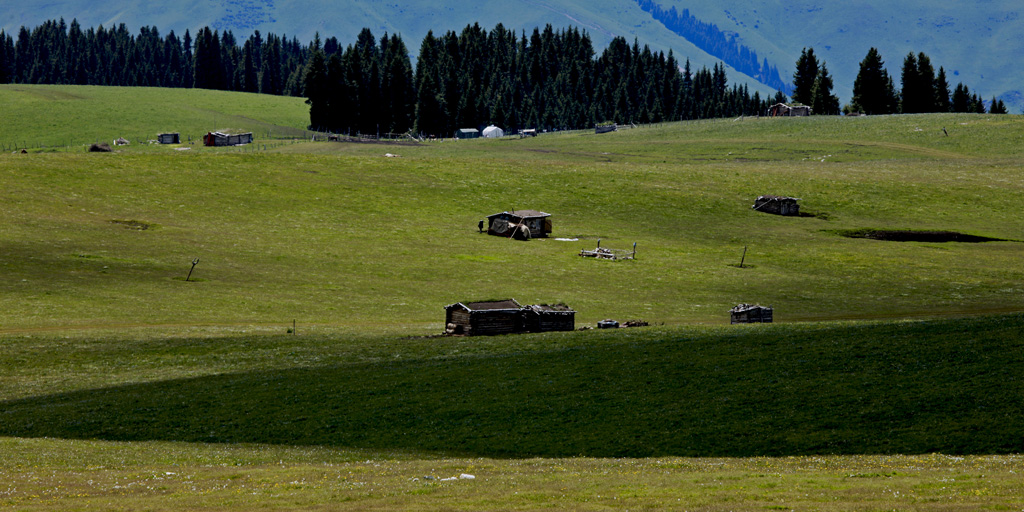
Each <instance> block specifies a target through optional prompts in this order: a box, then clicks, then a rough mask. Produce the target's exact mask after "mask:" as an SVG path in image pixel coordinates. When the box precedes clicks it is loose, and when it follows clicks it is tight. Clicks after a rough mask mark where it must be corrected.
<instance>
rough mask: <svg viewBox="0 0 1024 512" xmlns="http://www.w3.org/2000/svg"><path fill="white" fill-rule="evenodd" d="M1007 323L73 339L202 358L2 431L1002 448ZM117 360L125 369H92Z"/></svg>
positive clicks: (39, 411)
mask: <svg viewBox="0 0 1024 512" xmlns="http://www.w3.org/2000/svg"><path fill="white" fill-rule="evenodd" d="M1022 330H1024V316H1021V315H1009V316H994V317H985V318H972V319H948V320H934V321H924V322H888V323H870V324H824V325H791V326H785V325H762V326H735V327H732V328H716V329H710V330H709V329H658V328H651V329H628V330H619V331H614V332H597V331H595V332H583V333H564V334H549V335H536V336H521V337H501V338H486V339H481V340H479V344H480V345H476V346H475V345H474V344H475V343H477V340H472V339H466V340H460V339H405V340H400V339H369V338H368V339H362V340H359V339H354V340H348V341H346V340H345V339H309V340H307V341H306V343H307V344H308V345H306V346H303V344H302V343H296V342H294V341H290V340H289V338H287V337H279V338H271V339H268V340H265V341H266V342H267V346H272V345H274V344H275V343H277V342H276V341H273V340H279V341H280V342H281V343H282V344H283V347H286V348H282V349H281V350H284V351H286V352H288V353H289V354H292V355H293V357H298V356H296V355H295V354H296V353H297V352H298V353H299V354H300V355H301V354H304V355H305V357H307V358H308V357H326V358H329V359H333V360H334V361H336V362H334V363H330V364H316V363H307V364H304V365H302V366H294V367H284V368H279V369H273V368H268V367H267V366H268V365H269V364H271V363H270V361H273V358H271V359H268V360H266V361H263V362H261V363H259V364H256V365H250V366H249V369H246V370H241V371H234V372H229V373H220V372H217V371H216V368H217V367H218V366H220V365H222V364H224V365H230V364H232V363H230V361H232V360H234V361H235V363H234V364H238V361H239V360H240V358H245V357H246V356H244V355H243V354H240V353H238V352H240V350H239V348H240V347H238V346H237V343H238V342H233V341H232V340H230V339H228V340H220V339H206V340H194V339H193V340H180V341H179V342H177V343H175V344H167V345H164V346H163V347H162V348H161V349H159V350H154V351H152V352H149V351H146V350H142V351H140V352H137V353H136V354H134V355H132V356H126V355H124V354H118V353H116V352H114V351H113V350H110V351H106V352H103V353H102V354H104V355H100V356H97V355H96V354H93V353H91V350H90V348H89V345H88V344H86V345H82V346H77V347H76V346H75V343H71V344H70V346H66V347H65V353H66V355H67V360H66V361H67V362H69V363H70V365H71V366H72V367H74V368H76V370H77V371H85V372H86V373H90V371H89V370H87V368H90V367H92V368H103V367H110V368H118V367H120V366H121V364H120V363H116V361H118V360H122V359H125V360H126V361H135V362H136V364H138V365H140V366H141V367H145V366H146V365H147V364H148V362H151V361H155V360H163V361H164V363H163V366H164V367H166V368H170V367H174V366H175V365H176V364H182V365H183V366H187V367H191V368H192V369H193V370H196V369H199V368H201V367H205V371H207V372H209V374H206V375H201V376H197V377H186V378H169V379H161V380H157V381H153V382H132V383H126V384H123V385H116V386H112V387H107V386H96V387H89V388H85V389H76V390H73V391H67V392H58V393H41V394H38V395H36V396H31V397H28V398H22V399H11V400H8V401H6V402H4V403H2V404H0V435H3V436H16V437H58V438H69V439H101V440H119V441H188V442H208V443H268V444H288V445H328V446H334V447H339V448H360V449H371V450H400V451H419V452H431V453H437V454H452V455H465V456H488V457H533V456H544V457H561V456H577V455H582V456H588V457H622V456H628V457H649V456H663V455H686V456H737V457H748V456H760V455H806V454H896V453H900V454H916V453H931V452H942V453H953V454H996V453H1015V452H1020V451H1021V450H1024V440H1022V438H1021V436H1020V432H1021V430H1022V428H1024V422H1022V417H1021V415H1020V414H1019V408H1020V404H1021V401H1022V400H1024V386H1022V383H1021V380H1020V377H1019V375H1020V373H1021V370H1022V368H1024V359H1022V356H1021V354H1022V351H1021V349H1022V348H1024V345H1022V343H1024V338H1022V336H1021V332H1022ZM172 345H173V346H172ZM110 346H111V347H113V346H114V345H113V344H112V345H110ZM474 346H475V348H474ZM142 347H145V345H144V344H143V345H140V348H142ZM287 347H290V348H287ZM254 348H255V349H256V350H257V352H259V351H260V350H264V349H260V348H259V343H257V347H254ZM459 349H463V350H461V351H460V350H459ZM76 361H79V362H76ZM8 362H10V360H8ZM51 364H53V363H51ZM243 366H244V365H243ZM125 371H134V370H120V371H118V370H115V371H114V372H113V373H114V374H115V375H114V376H108V378H114V379H116V378H117V377H116V374H118V373H124V372H125ZM94 377H100V376H99V375H94ZM41 384H42V383H41ZM44 387H45V384H44ZM8 396H10V394H8Z"/></svg>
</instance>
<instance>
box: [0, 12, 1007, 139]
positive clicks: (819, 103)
mask: <svg viewBox="0 0 1024 512" xmlns="http://www.w3.org/2000/svg"><path fill="white" fill-rule="evenodd" d="M638 1H640V2H648V0H638ZM650 5H651V6H656V5H655V4H653V3H652V4H650ZM652 8H653V7H652ZM662 14H664V15H665V16H670V17H671V16H674V18H673V19H675V20H676V21H677V22H678V23H676V24H679V23H682V24H684V25H685V24H686V20H687V19H689V18H692V17H690V16H689V15H688V13H687V12H686V11H684V12H683V14H681V15H680V14H678V13H675V11H674V10H670V11H668V12H665V13H662ZM698 28H699V27H698ZM705 28H706V27H705ZM709 30H710V29H707V30H705V32H708V31H709ZM711 32H713V31H711ZM709 33H710V32H709ZM712 35H713V34H712ZM706 39H708V41H711V42H713V41H714V40H715V38H714V37H711V36H709V37H708V38H706ZM719 43H722V42H721V41H719ZM723 44H724V43H723ZM719 46H721V45H719ZM722 48H724V50H723V51H725V52H726V53H736V54H737V55H738V56H739V57H742V58H741V59H740V60H741V61H743V62H746V64H749V65H750V66H757V57H756V55H755V54H753V52H751V51H745V50H744V48H745V47H738V46H735V45H733V46H728V45H726V46H722ZM410 55H411V49H410V48H408V47H407V46H406V44H405V42H404V41H403V40H402V38H401V37H400V36H398V35H395V34H392V35H388V34H384V35H383V36H382V37H381V38H380V39H377V38H376V36H374V34H373V33H372V32H371V31H370V30H369V29H363V30H362V31H361V32H360V33H359V35H358V37H357V38H356V41H355V42H354V43H352V44H349V45H347V46H344V45H343V44H342V42H339V41H338V39H337V38H335V37H331V38H328V39H325V40H323V41H321V39H320V37H319V36H317V37H316V38H315V40H314V41H313V42H312V43H311V44H309V45H303V44H301V43H300V42H299V41H298V40H297V39H296V38H292V39H290V40H289V39H288V37H287V36H277V35H275V34H267V35H266V36H264V35H262V34H260V33H259V31H256V32H254V33H253V34H252V35H251V36H249V38H248V39H246V40H245V41H239V40H238V39H236V38H235V36H234V34H233V33H232V32H231V31H224V32H218V31H216V30H211V29H210V28H209V27H204V28H202V29H199V30H198V31H197V32H196V33H195V35H194V36H193V35H192V34H191V33H190V32H189V31H187V30H186V31H185V34H184V36H183V37H178V36H177V35H176V34H175V33H174V32H173V31H172V32H169V33H168V34H167V35H164V36H162V35H161V34H160V32H159V30H158V29H157V28H156V27H142V28H141V29H140V30H139V33H138V34H136V35H133V34H131V33H129V31H128V30H127V28H126V27H125V25H124V24H121V25H118V26H116V27H112V28H109V29H105V28H103V27H102V26H100V27H97V28H95V29H93V28H89V29H85V30H83V29H82V27H81V26H79V24H78V23H77V21H72V22H71V24H70V25H68V24H66V23H65V22H64V20H63V19H61V20H59V21H48V22H46V23H44V24H42V25H40V26H38V27H36V28H34V29H32V30H29V29H27V28H25V27H22V28H21V29H20V30H19V32H18V34H17V38H16V39H15V38H14V37H13V36H11V35H10V34H5V33H4V32H3V31H0V83H26V84H80V85H111V86H147V87H194V88H204V89H221V90H230V91H245V92H253V93H262V94H275V95H292V96H304V97H306V98H307V103H308V104H309V105H310V124H309V127H310V128H311V129H314V130H319V131H329V132H335V133H349V134H353V133H363V134H384V133H409V132H412V133H417V134H422V135H428V136H442V137H444V136H450V135H451V134H452V133H453V132H454V131H455V130H456V129H459V128H481V127H483V126H485V125H488V124H495V125H498V126H501V127H503V128H505V129H506V130H510V131H512V132H514V131H515V130H518V129H522V128H535V129H539V130H564V129H579V128H588V127H593V126H594V125H595V124H600V123H617V124H627V123H636V124H644V123H657V122H662V121H676V120H689V119H706V118H719V117H733V116H740V115H755V114H759V113H764V112H765V110H766V109H767V107H768V106H769V105H770V104H773V103H776V102H784V101H786V100H787V98H786V94H785V93H783V92H781V90H780V92H777V93H776V94H775V95H773V96H772V97H768V98H762V97H761V96H760V93H758V92H757V91H755V92H753V94H751V93H750V91H749V90H748V88H747V86H746V85H736V84H734V85H732V86H730V85H729V84H728V80H727V77H726V72H725V64H716V65H715V66H714V67H713V68H712V69H710V70H709V69H707V68H702V69H700V70H692V69H691V67H690V62H689V60H688V59H687V60H685V61H684V62H682V63H680V62H679V61H678V60H677V59H676V57H675V56H674V55H673V53H672V52H671V51H669V53H668V54H665V53H663V52H655V51H652V50H651V49H650V48H648V47H647V46H646V45H642V46H641V44H640V42H639V41H637V40H634V41H633V42H632V43H630V42H629V41H627V40H626V39H624V38H622V37H617V38H615V39H613V40H612V41H611V43H610V44H609V45H608V46H607V47H606V48H604V49H603V50H602V51H601V52H600V54H598V52H597V51H596V50H595V49H594V47H593V44H592V42H591V39H590V37H589V35H588V34H587V33H586V32H585V31H580V30H579V29H576V28H565V29H560V30H555V29H554V28H552V27H551V26H550V25H548V26H546V27H544V28H543V29H540V28H535V29H534V30H533V31H532V33H530V34H529V35H527V33H526V32H521V33H516V32H515V31H513V30H509V29H506V28H505V27H504V26H503V25H501V24H498V25H497V26H496V27H494V29H492V30H491V31H489V32H488V31H487V30H485V29H483V28H481V27H480V26H479V25H478V24H473V25H469V26H466V27H465V28H464V29H463V30H462V31H461V32H459V33H456V32H454V31H448V32H446V33H444V34H442V35H434V34H433V33H432V32H429V33H428V34H427V35H426V37H424V39H423V41H422V42H421V44H420V46H419V49H418V54H417V55H418V56H417V59H416V66H415V68H414V66H413V64H412V60H411V57H410ZM883 66H884V62H883V61H882V60H881V58H880V56H879V55H878V53H877V50H876V49H874V48H872V49H871V51H869V53H868V56H867V57H865V60H864V62H862V63H861V72H860V74H859V75H858V79H857V82H856V83H855V84H854V98H853V99H852V102H851V104H850V105H847V107H846V108H845V110H847V111H850V112H853V111H861V112H865V113H895V112H906V113H914V112H929V111H931V112H948V111H954V112H965V111H966V112H984V111H985V105H984V104H983V101H982V99H981V98H980V97H978V96H977V94H973V95H972V94H971V93H970V91H969V90H968V89H967V87H966V86H964V85H963V84H958V85H957V87H956V90H955V91H953V92H952V93H950V91H949V85H948V84H947V82H946V77H945V71H944V70H943V69H942V68H941V67H940V68H939V73H938V75H935V74H934V73H935V72H934V68H933V67H932V64H931V62H930V60H929V59H928V58H927V56H926V55H925V54H924V53H920V54H917V55H914V54H910V55H908V57H907V59H905V62H904V69H903V74H902V77H901V78H902V80H901V81H902V83H903V90H902V91H897V90H896V87H895V81H894V80H893V79H892V77H891V76H890V75H889V74H888V72H887V71H885V69H884V67H883ZM796 67H797V72H796V73H795V74H794V77H793V79H794V80H793V88H792V89H793V95H794V100H796V101H799V102H804V103H806V104H809V105H812V107H813V108H814V111H815V112H816V113H821V114H837V113H839V100H838V98H836V97H835V96H833V95H832V87H833V84H832V78H831V76H830V74H829V73H828V70H827V68H826V66H825V63H824V62H822V63H821V64H820V66H819V64H818V62H817V59H816V57H815V56H814V53H813V48H812V49H804V51H803V52H802V54H801V57H800V60H799V61H798V62H797V63H796ZM741 69H745V68H743V67H742V66H741ZM755 71H756V72H757V73H760V74H761V75H765V76H766V77H768V78H771V79H772V81H773V82H778V83H779V84H780V85H785V84H782V81H781V80H779V79H778V78H777V77H778V71H777V70H776V69H775V68H772V67H768V66H766V64H765V65H760V67H758V68H757V69H754V68H752V71H751V72H755ZM779 89H782V87H779ZM786 89H789V87H786ZM990 111H992V112H1005V111H1006V109H1005V105H1003V104H1002V102H1001V101H999V100H998V99H996V98H993V99H992V107H991V109H990Z"/></svg>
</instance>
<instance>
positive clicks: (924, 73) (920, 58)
mask: <svg viewBox="0 0 1024 512" xmlns="http://www.w3.org/2000/svg"><path fill="white" fill-rule="evenodd" d="M917 79H918V81H919V82H918V87H919V90H920V95H921V98H920V100H919V101H920V108H921V112H941V110H940V109H939V101H938V91H937V88H938V79H937V78H936V77H935V68H934V67H932V61H931V59H930V58H928V56H927V55H925V54H924V52H921V53H918V54H917Z"/></svg>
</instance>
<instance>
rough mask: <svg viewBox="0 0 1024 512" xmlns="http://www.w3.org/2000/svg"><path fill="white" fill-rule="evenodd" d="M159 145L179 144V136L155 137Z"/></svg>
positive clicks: (168, 134)
mask: <svg viewBox="0 0 1024 512" xmlns="http://www.w3.org/2000/svg"><path fill="white" fill-rule="evenodd" d="M156 140H157V142H159V143H160V144H181V136H180V135H178V134H177V133H161V134H159V135H157V136H156Z"/></svg>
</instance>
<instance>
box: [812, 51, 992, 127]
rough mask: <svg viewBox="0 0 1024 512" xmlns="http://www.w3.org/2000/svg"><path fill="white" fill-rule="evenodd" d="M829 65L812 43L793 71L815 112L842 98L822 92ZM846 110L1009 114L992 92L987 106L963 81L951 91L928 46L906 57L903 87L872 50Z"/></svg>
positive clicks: (830, 110) (829, 110)
mask: <svg viewBox="0 0 1024 512" xmlns="http://www.w3.org/2000/svg"><path fill="white" fill-rule="evenodd" d="M831 80H832V79H831V77H830V76H829V75H828V69H827V68H826V66H825V63H824V62H822V63H821V65H820V66H819V64H818V59H817V57H816V56H815V55H814V48H804V49H803V51H802V52H801V53H800V58H799V59H798V60H797V62H796V72H795V73H794V74H793V84H794V90H793V100H794V101H797V102H801V103H804V104H805V105H810V106H811V107H812V109H813V110H814V112H815V113H821V114H838V113H839V100H838V99H837V98H835V97H834V96H833V97H830V96H828V95H827V94H824V93H821V92H820V91H821V90H825V89H822V87H823V84H822V81H826V82H827V83H825V84H824V86H825V87H826V88H827V89H828V90H831V87H832V82H831ZM843 110H844V111H845V112H846V113H848V114H849V113H864V114H922V113H935V112H964V113H968V112H974V113H981V114H984V113H986V112H988V113H991V114H1006V113H1007V109H1006V104H1005V103H1003V100H1001V99H998V98H996V97H993V98H992V100H991V101H990V102H989V107H988V109H987V110H986V108H985V101H984V100H983V99H982V98H981V97H980V96H979V95H978V94H976V93H971V91H970V89H969V88H968V87H967V86H966V85H964V84H963V82H960V83H958V84H957V85H956V87H955V88H954V89H953V90H952V92H951V91H950V86H949V81H948V79H947V77H946V70H945V69H944V68H943V67H942V66H940V67H939V70H938V72H936V71H935V67H934V66H933V65H932V62H931V58H929V57H928V55H926V54H925V53H924V52H919V53H917V54H914V52H910V53H908V54H907V56H906V57H905V58H904V59H903V67H902V71H901V74H900V87H899V88H897V87H896V82H895V80H894V79H893V77H892V76H891V75H890V74H889V72H888V71H887V70H886V69H885V62H884V61H883V60H882V56H881V54H880V53H879V52H878V49H877V48H871V49H870V50H868V53H867V55H866V56H865V57H864V60H862V61H861V62H860V69H859V71H858V73H857V78H856V80H854V82H853V98H852V99H851V101H850V103H849V104H847V105H846V106H845V107H843Z"/></svg>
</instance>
